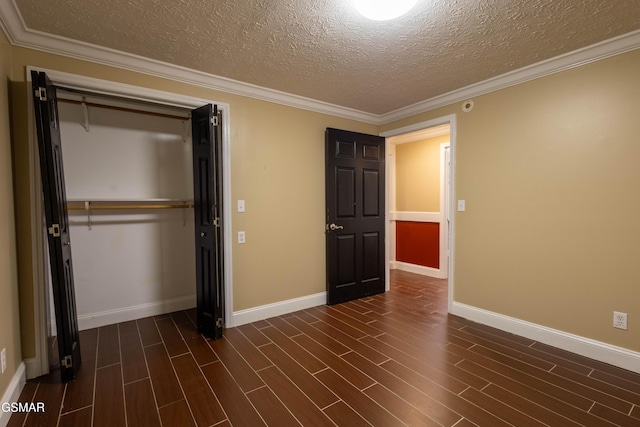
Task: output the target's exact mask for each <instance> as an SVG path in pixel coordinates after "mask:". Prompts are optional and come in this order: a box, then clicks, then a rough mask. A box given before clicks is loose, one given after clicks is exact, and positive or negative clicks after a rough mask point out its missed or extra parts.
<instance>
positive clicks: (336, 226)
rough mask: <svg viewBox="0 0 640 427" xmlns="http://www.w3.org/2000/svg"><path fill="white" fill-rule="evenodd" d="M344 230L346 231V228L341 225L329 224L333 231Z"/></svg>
mask: <svg viewBox="0 0 640 427" xmlns="http://www.w3.org/2000/svg"><path fill="white" fill-rule="evenodd" d="M342 229H344V227H343V226H341V225H335V224H334V223H331V224H329V230H331V231H335V230H342Z"/></svg>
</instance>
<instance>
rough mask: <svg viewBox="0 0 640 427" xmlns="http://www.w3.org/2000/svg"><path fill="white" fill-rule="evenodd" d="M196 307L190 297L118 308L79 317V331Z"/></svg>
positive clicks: (194, 301)
mask: <svg viewBox="0 0 640 427" xmlns="http://www.w3.org/2000/svg"><path fill="white" fill-rule="evenodd" d="M195 306H196V296H195V295H189V296H186V297H180V298H173V299H167V300H163V301H156V302H150V303H146V304H140V305H134V306H131V307H124V308H117V309H115V310H107V311H100V312H96V313H90V314H83V315H80V316H78V329H79V330H81V331H84V330H85V329H93V328H99V327H101V326H106V325H113V324H116V323H120V322H128V321H129V320H136V319H142V318H144V317H149V316H158V315H160V314H165V313H172V312H174V311H180V310H187V309H190V308H193V307H195ZM51 331H52V335H55V334H56V324H55V319H52V321H51Z"/></svg>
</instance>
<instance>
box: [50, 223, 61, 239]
mask: <svg viewBox="0 0 640 427" xmlns="http://www.w3.org/2000/svg"><path fill="white" fill-rule="evenodd" d="M49 234H51V235H52V236H53V237H60V224H51V227H49Z"/></svg>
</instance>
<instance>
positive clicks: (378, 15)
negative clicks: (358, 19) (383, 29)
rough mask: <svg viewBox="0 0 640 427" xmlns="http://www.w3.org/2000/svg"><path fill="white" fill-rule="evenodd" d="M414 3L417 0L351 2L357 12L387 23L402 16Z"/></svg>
mask: <svg viewBox="0 0 640 427" xmlns="http://www.w3.org/2000/svg"><path fill="white" fill-rule="evenodd" d="M416 3H418V0H353V5H354V6H355V7H356V9H357V10H358V12H360V13H361V14H362V15H363V16H364V17H365V18H369V19H373V20H374V21H388V20H389V19H393V18H397V17H398V16H402V15H404V14H405V13H407V12H409V11H410V10H411V8H413V6H415V5H416Z"/></svg>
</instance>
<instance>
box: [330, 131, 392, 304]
mask: <svg viewBox="0 0 640 427" xmlns="http://www.w3.org/2000/svg"><path fill="white" fill-rule="evenodd" d="M325 148H326V163H325V167H326V170H325V179H326V188H325V191H326V210H327V212H326V214H327V217H326V219H327V224H326V250H327V255H326V258H327V261H326V262H327V304H336V303H340V302H345V301H349V300H352V299H356V298H361V297H364V296H368V295H373V294H377V293H381V292H384V291H385V267H384V248H385V246H384V245H385V223H384V218H385V215H384V210H385V202H384V194H385V185H384V178H385V171H384V164H385V162H384V159H385V154H384V148H385V139H384V138H382V137H379V136H374V135H365V134H361V133H356V132H348V131H344V130H338V129H330V128H328V129H327V132H326V145H325Z"/></svg>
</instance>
